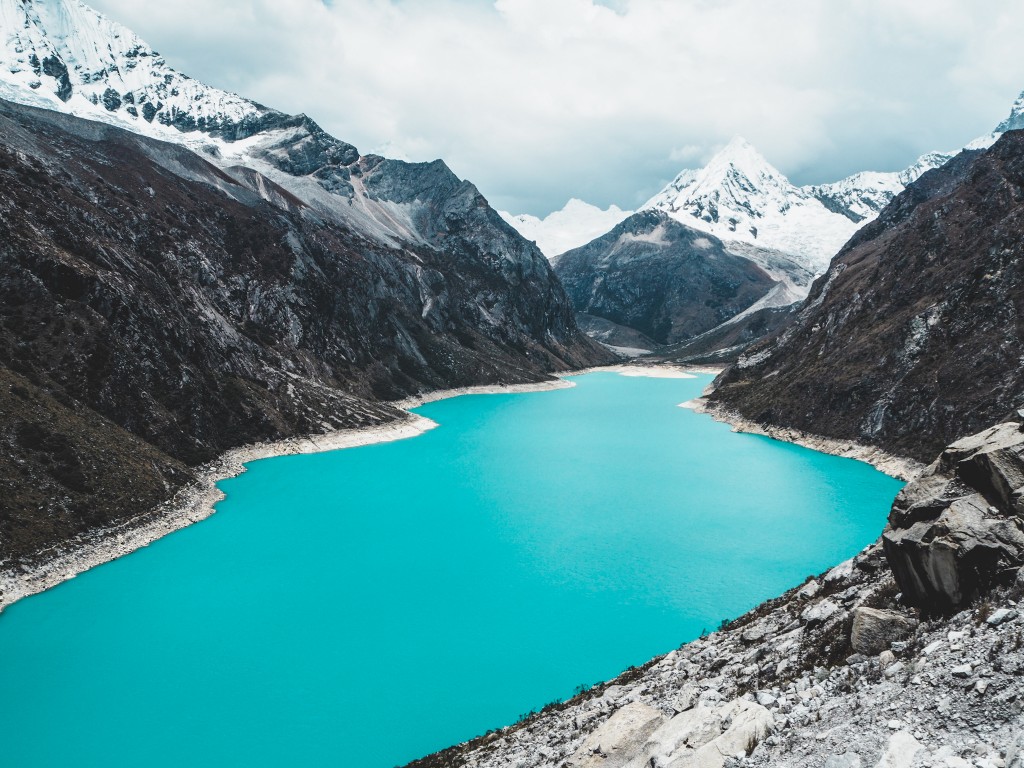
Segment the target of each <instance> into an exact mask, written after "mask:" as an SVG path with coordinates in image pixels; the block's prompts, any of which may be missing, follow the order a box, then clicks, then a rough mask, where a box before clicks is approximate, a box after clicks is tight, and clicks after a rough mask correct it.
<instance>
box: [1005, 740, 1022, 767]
mask: <svg viewBox="0 0 1024 768" xmlns="http://www.w3.org/2000/svg"><path fill="white" fill-rule="evenodd" d="M1006 768H1024V731H1022V732H1020V733H1018V734H1017V735H1016V737H1015V738H1014V739H1013V741H1011V742H1010V744H1008V745H1007V747H1006Z"/></svg>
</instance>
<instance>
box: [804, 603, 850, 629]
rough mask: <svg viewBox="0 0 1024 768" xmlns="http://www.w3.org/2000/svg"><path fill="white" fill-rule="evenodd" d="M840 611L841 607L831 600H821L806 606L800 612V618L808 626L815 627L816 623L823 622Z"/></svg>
mask: <svg viewBox="0 0 1024 768" xmlns="http://www.w3.org/2000/svg"><path fill="white" fill-rule="evenodd" d="M840 611H842V608H840V607H839V606H838V605H836V604H835V603H833V602H832V601H831V600H821V601H819V602H817V603H815V604H814V605H809V606H807V607H806V608H805V609H804V611H803V613H801V614H800V618H801V619H803V620H804V621H805V622H807V626H808V627H815V626H817V625H818V624H824V623H825V622H826V621H828V620H829V619H831V618H832V617H833V616H835V615H836V614H837V613H839V612H840Z"/></svg>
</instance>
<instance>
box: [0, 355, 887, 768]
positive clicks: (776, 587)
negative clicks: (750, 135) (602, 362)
mask: <svg viewBox="0 0 1024 768" xmlns="http://www.w3.org/2000/svg"><path fill="white" fill-rule="evenodd" d="M574 381H575V382H576V383H577V386H576V387H575V388H573V389H565V390H557V391H552V392H544V393H534V394H520V395H488V396H467V397H460V398H455V399H451V400H445V401H440V402H436V403H432V404H430V405H426V406H423V407H422V408H420V409H418V411H419V412H420V413H422V414H423V415H425V416H428V417H429V418H431V419H434V420H435V421H437V422H439V423H440V424H441V426H440V427H439V428H437V429H435V430H433V431H431V432H429V433H427V434H425V435H423V436H421V437H417V438H415V439H410V440H404V441H400V442H395V443H387V444H381V445H375V446H367V447H363V448H358V449H350V450H345V451H335V452H332V453H325V454H317V455H307V456H286V457H280V458H275V459H268V460H263V461H258V462H254V463H252V464H250V465H249V471H248V472H247V473H245V474H244V475H242V476H241V477H238V478H235V479H233V480H229V481H225V482H224V483H222V487H223V489H224V491H225V492H226V493H227V496H228V498H227V499H226V500H225V501H224V502H222V503H221V504H219V505H218V507H217V514H216V515H214V516H213V517H211V518H209V519H208V520H206V521H203V522H202V523H199V524H197V525H194V526H192V527H190V528H187V529H185V530H183V531H180V532H178V533H175V534H173V535H172V536H169V537H166V538H164V539H161V540H160V541H158V542H155V543H154V544H153V545H151V546H149V547H147V548H145V549H143V550H140V551H139V552H136V553H134V554H132V555H130V556H128V557H125V558H122V559H120V560H117V561H115V562H113V563H110V564H107V565H104V566H101V567H100V568H96V569H94V570H92V571H90V572H88V573H86V574H83V575H82V576H80V577H78V578H76V579H74V580H72V581H70V582H67V583H65V584H62V585H60V586H59V587H57V588H55V589H53V590H50V591H49V592H46V593H44V594H42V595H38V596H36V597H32V598H29V599H27V600H24V601H22V602H20V603H18V604H16V605H14V606H12V607H11V608H10V609H8V610H7V611H5V612H4V614H2V615H0V672H2V683H0V686H2V688H0V690H2V692H3V695H2V696H0V745H2V746H0V750H2V752H0V754H3V756H4V757H3V758H2V760H0V762H2V763H3V764H4V765H11V766H19V768H21V767H25V768H28V767H30V766H47V767H49V766H66V765H76V766H129V765H131V766H134V765H146V766H181V765H192V766H194V765H202V766H207V765H218V766H219V765H246V766H282V765H314V766H319V765H330V766H354V767H358V768H388V767H389V766H393V765H396V764H399V763H403V762H406V761H408V760H410V759H413V758H416V757H418V756H421V755H423V754H425V753H427V752H430V751H433V750H435V749H438V748H442V747H444V746H447V745H448V744H451V743H454V742H456V741H459V740H462V739H465V738H468V737H470V736H473V735H475V734H477V733H480V732H482V731H484V730H486V729H488V728H492V727H495V726H499V725H503V724H508V723H510V722H512V721H514V720H515V719H516V718H517V717H518V716H519V715H520V714H522V713H524V712H526V711H528V710H530V709H534V708H539V707H540V706H542V705H543V704H545V703H546V702H549V701H551V700H553V699H556V698H564V697H565V696H567V695H570V694H571V693H572V692H573V690H574V689H575V688H576V686H578V685H580V684H583V683H593V682H596V681H599V680H602V679H606V678H609V677H611V676H614V675H615V674H617V673H618V672H620V671H622V670H623V669H624V668H626V667H627V666H630V665H632V664H639V663H642V662H644V661H647V660H648V659H649V658H651V657H652V656H654V655H656V654H659V653H664V652H666V651H668V650H671V649H672V648H674V647H676V646H678V645H679V644H680V643H681V642H683V641H686V640H690V639H693V638H694V637H696V636H697V635H699V634H700V633H701V631H702V630H704V629H708V630H711V629H714V628H716V627H717V626H718V624H719V622H720V621H721V620H722V619H723V618H727V617H728V618H731V617H735V616H737V615H739V614H740V613H742V612H744V611H745V610H747V609H749V608H750V607H752V606H754V605H755V604H757V603H758V602H760V601H761V600H763V599H765V598H767V597H771V596H774V595H776V594H778V593H780V592H782V591H784V590H785V589H787V588H789V587H791V586H793V585H794V584H796V583H797V582H799V581H800V580H801V579H802V578H803V577H805V576H806V575H808V574H810V573H816V572H820V571H821V570H823V569H825V568H827V567H829V566H831V565H833V564H835V563H837V562H839V561H841V560H843V559H845V558H847V557H850V556H851V555H852V554H854V553H855V552H857V551H858V550H859V549H860V548H861V547H863V546H865V545H866V544H868V543H870V542H871V541H873V540H874V539H875V538H876V537H877V535H878V533H879V531H880V530H881V528H882V526H883V524H884V520H885V516H886V514H887V512H888V507H889V505H890V503H891V501H892V498H893V496H894V495H895V494H896V492H897V491H898V489H899V488H900V486H901V484H900V483H899V482H898V481H896V480H893V479H892V478H889V477H887V476H885V475H883V474H881V473H879V472H877V471H875V470H874V469H872V468H871V467H869V466H867V465H865V464H861V463H858V462H855V461H851V460H848V459H840V458H836V457H832V456H826V455H823V454H819V453H815V452H813V451H809V450H806V449H803V448H800V447H797V446H793V445H789V444H785V443H779V442H775V441H772V440H769V439H766V438H763V437H757V436H751V435H738V434H734V433H732V432H731V431H730V429H729V427H728V426H726V425H723V424H718V423H716V422H714V421H712V420H711V419H710V418H709V417H707V416H702V415H699V414H695V413H693V412H691V411H688V410H685V409H682V408H678V407H676V406H677V404H678V403H680V402H681V401H683V400H687V399H689V398H691V397H694V396H696V395H698V394H699V393H700V391H701V390H702V389H703V387H704V386H705V385H706V384H707V382H708V381H709V377H706V376H702V377H699V378H697V379H692V380H681V379H646V378H631V377H624V376H619V375H616V374H612V373H596V374H589V375H586V376H580V377H576V378H575V379H574Z"/></svg>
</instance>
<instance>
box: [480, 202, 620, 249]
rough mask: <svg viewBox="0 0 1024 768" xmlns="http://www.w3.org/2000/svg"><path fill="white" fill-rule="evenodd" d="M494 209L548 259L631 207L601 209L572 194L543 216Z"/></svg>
mask: <svg viewBox="0 0 1024 768" xmlns="http://www.w3.org/2000/svg"><path fill="white" fill-rule="evenodd" d="M498 213H499V214H500V215H501V217H502V218H503V219H505V221H507V222H508V223H509V224H511V225H512V226H513V227H515V228H516V229H517V230H518V231H519V234H521V235H522V236H523V237H525V238H526V239H527V240H532V241H534V242H535V243H537V247H538V248H540V249H541V251H542V252H543V253H544V255H545V256H547V257H548V258H549V259H553V258H554V257H555V256H558V255H559V254H561V253H565V252H566V251H569V250H572V249H573V248H579V247H580V246H581V245H586V244H587V243H589V242H590V241H591V240H593V239H594V238H596V237H599V236H601V235H603V234H604V233H605V232H608V231H609V230H610V229H612V228H613V227H615V226H616V225H617V224H619V223H620V222H622V221H624V220H625V219H627V218H629V217H630V216H631V215H632V214H633V212H632V211H624V210H622V209H621V208H619V207H618V206H617V205H612V206H609V207H608V208H607V209H606V210H602V209H600V208H598V207H597V206H596V205H591V204H590V203H585V202H583V201H582V200H579V199H577V198H575V197H574V198H572V199H571V200H570V201H569V202H567V203H566V204H565V207H564V208H562V209H561V210H558V211H554V212H553V213H549V214H548V215H547V216H545V217H544V218H543V219H541V218H538V217H537V216H531V215H529V214H527V213H524V214H520V215H518V216H514V215H512V214H511V213H507V212H506V211H498Z"/></svg>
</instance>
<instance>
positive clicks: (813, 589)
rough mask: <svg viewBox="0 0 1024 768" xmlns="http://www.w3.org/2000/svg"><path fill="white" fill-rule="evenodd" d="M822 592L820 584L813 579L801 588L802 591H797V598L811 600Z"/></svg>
mask: <svg viewBox="0 0 1024 768" xmlns="http://www.w3.org/2000/svg"><path fill="white" fill-rule="evenodd" d="M820 591H821V585H820V584H818V582H816V581H815V580H814V579H811V580H810V581H808V582H807V583H806V584H804V585H803V586H802V587H800V589H798V590H797V591H796V596H797V597H803V598H806V599H808V600H810V599H811V598H812V597H814V596H815V595H816V594H818V592H820Z"/></svg>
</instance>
